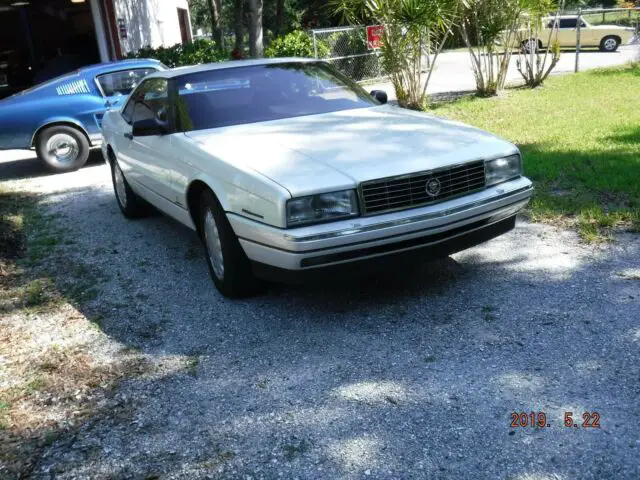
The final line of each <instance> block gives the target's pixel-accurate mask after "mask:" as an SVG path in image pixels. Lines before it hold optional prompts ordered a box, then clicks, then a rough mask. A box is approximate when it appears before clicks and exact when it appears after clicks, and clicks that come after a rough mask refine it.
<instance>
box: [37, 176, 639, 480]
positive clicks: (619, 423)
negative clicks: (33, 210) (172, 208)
mask: <svg viewBox="0 0 640 480" xmlns="http://www.w3.org/2000/svg"><path fill="white" fill-rule="evenodd" d="M106 182H107V181H105V183H104V184H103V185H102V186H99V187H92V188H89V187H87V188H84V189H83V188H78V189H77V190H75V191H73V192H67V195H66V196H60V197H59V198H58V197H56V196H51V197H49V198H48V199H45V201H49V202H51V204H52V206H53V207H54V210H56V211H61V212H63V213H64V215H62V216H60V218H58V219H57V220H56V221H57V224H58V226H59V227H60V228H61V229H62V230H64V231H65V232H67V233H66V234H67V236H68V237H69V238H70V239H71V240H72V241H73V243H71V244H68V245H67V244H66V243H64V242H63V244H62V246H60V247H59V248H58V250H56V253H55V256H57V257H59V258H61V259H63V260H64V266H58V267H57V268H58V269H59V270H58V272H64V279H65V281H66V282H72V283H75V284H77V285H78V286H79V288H78V289H77V292H79V293H82V292H83V291H89V290H91V289H93V290H95V293H94V294H93V295H92V296H84V297H82V296H80V297H74V296H70V301H72V302H73V304H74V306H76V308H77V309H78V310H79V311H81V312H82V313H83V314H84V315H85V316H86V317H87V318H93V319H95V322H96V325H97V326H98V327H99V328H100V330H101V331H102V332H104V333H105V334H106V335H108V336H109V337H110V338H111V339H113V340H114V341H116V342H117V343H119V344H120V345H122V346H123V347H126V348H127V349H132V350H136V351H140V352H142V353H144V354H145V355H147V356H148V358H151V359H153V361H154V362H157V363H158V364H160V365H164V367H163V368H164V370H163V371H162V372H161V373H160V374H158V375H156V376H147V377H145V376H142V377H140V378H137V379H132V380H127V381H125V382H123V383H122V384H121V385H120V388H119V389H118V390H117V392H114V396H113V399H114V403H113V406H112V407H111V408H109V409H108V410H107V411H103V412H101V413H100V414H99V415H97V416H96V417H94V418H93V420H91V421H89V422H87V423H86V424H84V425H83V426H82V428H81V429H79V430H78V431H77V432H76V433H75V434H74V435H73V437H64V438H61V439H59V440H56V439H55V437H54V440H53V441H52V442H51V444H50V445H48V446H47V448H46V451H45V453H44V455H43V456H42V458H41V459H40V461H39V464H38V467H37V469H36V470H35V471H36V472H44V471H46V472H49V473H50V474H55V473H60V474H66V475H67V476H70V477H72V476H75V477H78V478H82V477H87V476H100V475H105V476H107V475H109V476H111V477H112V478H129V477H136V478H165V477H172V476H174V477H179V478H206V477H207V475H209V476H211V475H213V476H216V475H217V476H219V477H220V478H243V477H245V476H246V475H251V476H253V477H255V478H263V477H264V478H278V476H279V475H280V474H282V476H283V477H284V478H294V477H299V478H319V479H320V478H322V479H324V478H364V476H366V475H367V471H368V472H369V475H370V476H371V478H406V477H407V476H409V475H410V474H409V473H408V472H411V475H413V474H415V476H416V477H419V478H471V477H476V478H480V477H491V478H505V477H507V478H534V477H535V478H565V477H566V478H570V477H572V476H575V475H574V474H575V472H583V471H585V468H587V467H586V466H588V467H589V468H590V470H589V472H590V473H591V474H592V477H589V478H608V477H614V476H615V477H617V478H633V475H632V474H633V473H634V468H636V467H635V465H634V464H633V461H632V460H629V459H633V458H636V456H634V455H635V453H637V451H636V450H637V447H636V443H635V442H636V439H637V431H636V429H635V428H634V426H635V425H637V424H638V423H639V422H640V412H639V411H638V409H637V408H635V409H630V408H629V406H630V405H634V401H635V399H636V398H637V395H639V394H640V391H639V390H638V388H639V387H638V383H637V375H636V374H637V372H638V365H637V359H636V358H635V357H634V355H635V353H634V352H637V348H638V341H637V340H634V338H635V337H634V336H633V335H634V334H633V332H634V328H635V329H637V323H636V319H637V316H635V317H634V313H633V312H636V313H637V311H638V310H637V309H638V299H640V290H639V288H638V286H637V285H638V284H637V283H633V282H631V281H630V280H623V279H622V278H621V277H620V278H618V277H616V274H615V272H616V271H618V270H622V269H623V268H627V267H628V266H629V265H630V264H633V265H637V258H638V256H637V255H638V253H639V248H638V243H637V240H635V241H630V242H627V243H625V244H624V245H626V246H625V249H620V250H616V249H608V250H602V251H599V252H595V253H593V252H591V251H588V252H587V251H585V250H584V249H583V247H581V246H580V245H578V244H577V242H576V240H575V236H573V234H570V233H563V232H559V231H555V230H553V229H551V228H549V227H545V226H541V225H535V224H520V225H519V228H517V229H516V231H514V232H512V233H510V234H508V235H506V236H503V237H501V238H499V239H496V240H494V241H492V242H489V243H488V244H485V245H482V246H479V247H477V248H474V249H472V250H470V251H467V252H463V253H461V254H458V255H455V256H454V257H453V258H448V259H443V260H439V261H436V262H431V263H427V264H424V265H415V266H413V267H412V268H410V269H406V270H403V271H400V272H398V271H396V272H381V273H380V274H379V275H374V276H373V275H372V276H369V277H367V278H364V279H359V280H357V281H356V280H346V279H340V280H339V281H336V282H335V283H333V284H331V285H325V286H322V287H318V286H314V287H289V286H282V285H273V286H271V287H270V288H269V291H268V292H267V293H265V294H263V295H261V296H258V297H255V298H251V299H247V300H243V301H231V300H228V299H225V298H222V297H221V296H220V295H219V294H218V293H217V292H216V291H215V289H214V287H213V286H212V284H211V281H210V279H209V276H208V272H207V268H206V265H205V262H204V260H203V253H202V250H201V246H200V244H199V242H198V240H197V238H196V236H195V234H193V233H192V232H189V231H187V230H186V229H184V228H182V227H180V226H179V225H177V224H176V223H175V222H173V221H171V220H170V219H168V218H166V217H163V216H155V217H151V218H146V219H143V220H140V221H135V222H132V221H127V220H125V219H124V218H123V217H122V216H121V215H120V213H119V211H118V208H117V206H116V204H115V200H114V199H113V195H112V193H111V191H110V189H109V188H108V186H107V183H106ZM634 242H635V243H634ZM634 262H635V263H634ZM639 338H640V334H639ZM177 359H178V360H180V362H182V363H181V365H184V364H186V365H187V366H186V367H181V368H179V369H176V368H174V367H172V365H174V363H175V362H176V361H177ZM532 410H535V411H538V410H540V411H544V412H545V413H546V414H547V416H548V418H549V419H550V421H551V422H552V424H553V428H551V429H547V431H540V430H536V429H529V430H527V429H512V428H510V422H511V416H510V414H511V412H513V411H526V412H529V411H532ZM592 410H596V411H600V412H601V415H602V418H603V426H604V428H603V430H602V431H599V432H583V431H580V432H578V431H575V432H571V433H566V431H564V430H563V428H564V427H562V423H561V422H562V417H563V413H564V411H574V412H576V417H577V418H579V415H580V414H581V413H582V412H583V411H592ZM578 412H580V413H578ZM611 435H614V436H615V438H616V439H617V440H616V441H615V442H613V441H610V439H611V438H614V437H612V436H611ZM594 451H598V452H599V453H600V455H601V457H602V458H608V459H610V461H609V462H607V464H604V463H603V464H595V465H594V460H593V458H594V456H593V452H594ZM514 458H517V459H518V461H517V462H514V461H513V459H514ZM611 465H616V467H615V469H614V468H613V467H611ZM635 471H636V472H637V469H636V470H635ZM416 472H418V473H416Z"/></svg>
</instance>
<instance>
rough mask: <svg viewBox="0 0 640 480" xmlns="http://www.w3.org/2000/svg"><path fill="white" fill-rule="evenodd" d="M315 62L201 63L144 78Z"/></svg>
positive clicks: (271, 59) (241, 61)
mask: <svg viewBox="0 0 640 480" xmlns="http://www.w3.org/2000/svg"><path fill="white" fill-rule="evenodd" d="M315 61H317V60H316V59H314V58H300V57H291V58H259V59H254V60H231V61H228V62H218V63H203V64H201V65H193V66H188V67H177V68H172V69H169V70H163V71H159V72H155V73H152V74H150V75H148V76H147V77H145V78H154V77H161V78H175V77H181V76H182V75H190V74H192V73H200V72H208V71H211V70H223V69H227V68H239V67H251V66H254V65H274V64H279V63H292V62H294V63H307V62H315Z"/></svg>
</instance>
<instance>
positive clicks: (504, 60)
mask: <svg viewBox="0 0 640 480" xmlns="http://www.w3.org/2000/svg"><path fill="white" fill-rule="evenodd" d="M525 8H526V5H525V1H523V0H466V1H465V3H464V6H463V11H462V16H461V19H460V22H459V24H458V26H459V30H460V34H461V36H462V39H463V40H464V43H465V44H466V46H467V48H468V50H469V55H470V56H471V66H472V68H473V74H474V76H475V80H476V88H477V90H478V93H479V94H480V95H485V96H487V95H495V94H496V93H497V92H498V91H499V90H502V89H503V88H504V86H505V82H506V79H507V72H508V70H509V63H510V61H511V56H512V51H513V46H514V44H517V31H518V27H519V25H520V17H521V15H522V13H523V11H524V9H525Z"/></svg>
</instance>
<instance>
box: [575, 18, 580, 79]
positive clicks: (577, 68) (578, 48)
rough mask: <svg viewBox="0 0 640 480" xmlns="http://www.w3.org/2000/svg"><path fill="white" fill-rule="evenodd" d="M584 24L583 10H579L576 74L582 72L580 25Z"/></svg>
mask: <svg viewBox="0 0 640 480" xmlns="http://www.w3.org/2000/svg"><path fill="white" fill-rule="evenodd" d="M581 23H582V8H578V21H577V23H576V69H575V71H576V73H578V72H579V71H580V24H581Z"/></svg>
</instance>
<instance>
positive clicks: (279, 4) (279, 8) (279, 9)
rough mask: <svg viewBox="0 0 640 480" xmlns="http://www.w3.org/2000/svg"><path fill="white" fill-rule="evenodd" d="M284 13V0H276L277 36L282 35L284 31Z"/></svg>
mask: <svg viewBox="0 0 640 480" xmlns="http://www.w3.org/2000/svg"><path fill="white" fill-rule="evenodd" d="M284 14H285V12H284V0H276V25H275V29H274V31H275V34H276V36H278V35H282V33H283V32H282V29H283V27H284Z"/></svg>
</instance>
